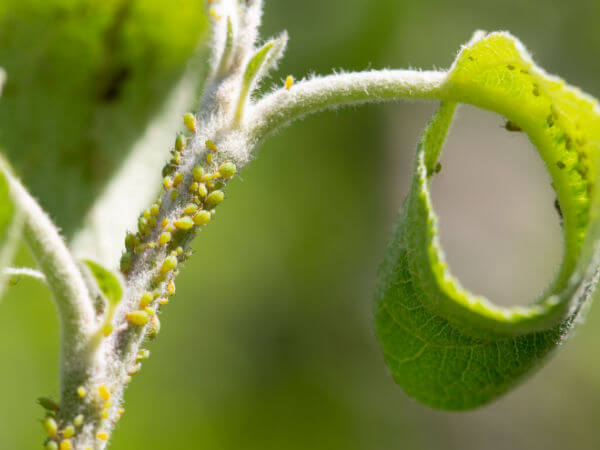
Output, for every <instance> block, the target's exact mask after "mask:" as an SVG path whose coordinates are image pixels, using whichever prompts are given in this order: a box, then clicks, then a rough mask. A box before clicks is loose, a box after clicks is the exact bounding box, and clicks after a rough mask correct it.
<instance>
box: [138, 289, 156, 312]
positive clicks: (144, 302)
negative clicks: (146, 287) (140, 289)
mask: <svg viewBox="0 0 600 450" xmlns="http://www.w3.org/2000/svg"><path fill="white" fill-rule="evenodd" d="M152 300H154V296H153V295H152V294H151V293H150V292H146V293H145V294H144V295H142V297H141V298H140V308H145V307H146V306H148V305H149V304H150V303H152Z"/></svg>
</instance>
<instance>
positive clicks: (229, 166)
mask: <svg viewBox="0 0 600 450" xmlns="http://www.w3.org/2000/svg"><path fill="white" fill-rule="evenodd" d="M236 172H237V167H235V164H234V163H232V162H226V163H224V164H223V165H221V167H219V175H221V176H222V177H223V178H231V177H233V176H234V175H235V173H236Z"/></svg>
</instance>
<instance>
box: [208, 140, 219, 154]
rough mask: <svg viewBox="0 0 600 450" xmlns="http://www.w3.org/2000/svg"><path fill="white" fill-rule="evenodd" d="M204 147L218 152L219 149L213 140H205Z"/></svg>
mask: <svg viewBox="0 0 600 450" xmlns="http://www.w3.org/2000/svg"><path fill="white" fill-rule="evenodd" d="M205 144H206V148H207V149H209V150H211V151H213V152H218V151H219V147H217V144H215V143H214V142H213V141H206V142H205Z"/></svg>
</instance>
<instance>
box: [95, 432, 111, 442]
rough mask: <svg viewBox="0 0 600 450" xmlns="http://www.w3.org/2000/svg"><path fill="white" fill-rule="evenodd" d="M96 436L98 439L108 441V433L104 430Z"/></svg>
mask: <svg viewBox="0 0 600 450" xmlns="http://www.w3.org/2000/svg"><path fill="white" fill-rule="evenodd" d="M96 437H97V438H98V439H100V440H101V441H107V440H108V433H105V432H104V431H101V432H100V433H98V434H97V435H96Z"/></svg>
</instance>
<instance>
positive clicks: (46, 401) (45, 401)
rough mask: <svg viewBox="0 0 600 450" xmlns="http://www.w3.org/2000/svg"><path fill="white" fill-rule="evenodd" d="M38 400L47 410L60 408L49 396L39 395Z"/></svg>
mask: <svg viewBox="0 0 600 450" xmlns="http://www.w3.org/2000/svg"><path fill="white" fill-rule="evenodd" d="M37 402H38V403H39V405H40V406H41V407H42V408H44V409H45V410H47V411H51V412H58V411H59V410H60V407H59V406H58V404H57V403H56V402H55V401H54V400H52V399H51V398H48V397H39V398H38V399H37Z"/></svg>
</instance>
